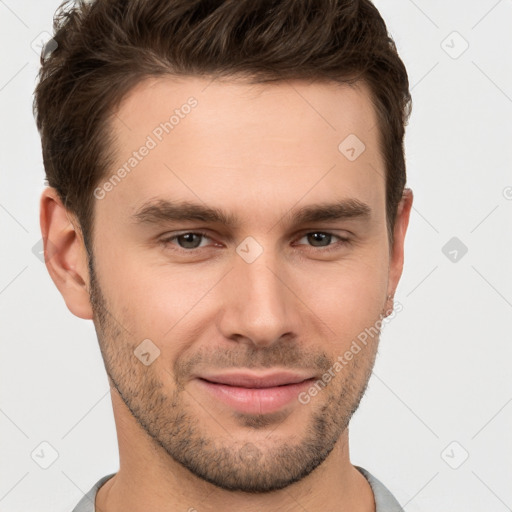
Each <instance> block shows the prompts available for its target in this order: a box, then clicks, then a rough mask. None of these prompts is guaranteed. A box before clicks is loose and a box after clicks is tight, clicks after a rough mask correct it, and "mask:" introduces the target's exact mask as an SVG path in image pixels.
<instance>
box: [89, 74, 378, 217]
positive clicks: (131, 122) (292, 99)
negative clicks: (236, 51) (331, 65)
mask: <svg viewBox="0 0 512 512" xmlns="http://www.w3.org/2000/svg"><path fill="white" fill-rule="evenodd" d="M111 127H112V130H113V131H114V133H115V139H116V142H115V147H114V148H112V150H113V154H114V155H115V163H114V165H113V167H112V168H111V169H109V172H108V173H107V176H105V178H104V179H103V182H102V183H99V186H102V184H104V183H105V182H106V181H109V179H110V178H112V177H114V178H115V176H114V175H116V174H117V175H119V174H121V175H122V177H121V178H120V179H117V178H115V179H114V180H112V179H110V181H111V182H112V186H109V187H108V189H109V191H108V194H107V195H106V197H105V200H104V201H101V203H102V204H101V205H99V207H100V208H101V209H106V208H108V209H112V212H111V213H115V212H114V210H117V211H118V212H122V214H123V215H128V214H130V212H133V211H135V210H136V209H137V208H138V207H140V205H141V204H144V203H146V202H147V201H148V200H149V199H151V198H167V199H171V200H172V199H179V200H191V201H194V202H197V201H198V200H200V201H201V202H203V203H206V204H208V205H211V206H214V207H223V208H224V209H229V208H232V209H238V210H240V212H245V215H246V216H247V219H250V218H253V219H254V218H256V217H258V216H263V215H264V214H265V213H268V212H270V211H275V212H276V214H277V213H279V212H278V210H279V211H287V210H288V209H289V208H291V207H292V206H293V205H294V204H297V203H299V202H300V205H304V204H308V203H314V202H316V201H322V202H325V201H328V200H334V199H340V198H343V197H351V198H356V199H359V200H361V201H363V202H365V203H371V204H373V206H374V208H375V209H376V210H384V186H385V185H384V183H385V181H384V176H385V169H384V164H383V160H382V157H381V154H380V150H379V144H378V126H377V118H376V114H375V111H374V108H373V105H372V102H371V99H370V92H369V89H368V88H367V86H366V85H365V84H363V83H358V84H357V85H356V86H354V87H352V86H348V85H343V84H335V83H332V82H328V83H327V82H314V83H306V82H303V81H287V82H279V83H270V84H269V83H266V84H249V83H247V82H246V81H242V80H229V81H228V80H222V81H221V80H212V79H208V78H205V77H201V78H200V77H186V78H184V77H181V78H179V79H177V78H175V77H165V78H157V79H156V78H152V79H148V80H145V81H143V82H141V83H139V84H138V85H137V86H136V87H135V88H134V89H132V91H131V92H130V93H129V94H128V95H127V97H126V98H125V99H124V100H123V101H122V103H121V104H120V106H119V108H118V110H117V111H116V113H115V115H114V116H113V117H112V121H111ZM120 169H124V172H119V170H120ZM118 177H119V176H118ZM242 215H243V213H242ZM255 215H256V217H255Z"/></svg>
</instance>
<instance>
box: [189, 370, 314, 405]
mask: <svg viewBox="0 0 512 512" xmlns="http://www.w3.org/2000/svg"><path fill="white" fill-rule="evenodd" d="M312 380H314V377H312V376H311V374H299V373H291V372H274V373H267V374H255V373H247V372H233V373H224V374H215V375H213V374H208V375H202V376H200V377H197V378H196V379H195V382H196V385H198V386H199V390H200V392H201V393H206V394H207V395H208V396H209V397H210V398H213V399H215V400H217V401H219V402H221V403H223V404H224V405H225V406H228V407H229V408H230V409H235V410H237V411H239V412H242V413H246V414H260V415H261V414H270V413H273V412H277V411H279V410H281V409H282V408H284V407H285V406H287V407H289V406H291V405H292V404H295V406H298V404H299V402H298V395H299V393H300V392H302V391H304V390H305V389H307V387H308V386H309V385H311V381H312Z"/></svg>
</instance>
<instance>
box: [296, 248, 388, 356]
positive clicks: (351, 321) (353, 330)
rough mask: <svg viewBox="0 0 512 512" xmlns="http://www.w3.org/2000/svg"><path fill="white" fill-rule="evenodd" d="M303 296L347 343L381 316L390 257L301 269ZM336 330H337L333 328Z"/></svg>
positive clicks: (329, 330) (354, 260) (315, 312)
mask: <svg viewBox="0 0 512 512" xmlns="http://www.w3.org/2000/svg"><path fill="white" fill-rule="evenodd" d="M301 276H302V277H301V278H300V284H299V286H298V289H299V290H300V292H299V296H300V297H301V298H302V299H303V301H304V302H305V304H306V305H307V306H308V307H309V308H310V309H311V310H312V311H313V313H314V314H315V315H316V316H317V317H318V318H319V319H320V321H323V322H325V324H326V325H327V326H328V327H329V328H330V329H329V328H327V330H326V331H325V332H326V333H327V334H328V335H329V336H330V337H332V338H333V339H335V340H336V341H334V343H339V344H341V345H342V346H345V345H346V344H347V343H349V344H350V341H351V340H352V339H354V338H356V337H357V336H358V335H359V333H361V332H362V331H364V329H365V328H367V327H370V326H372V325H373V324H375V322H376V321H377V320H378V319H379V315H380V313H381V311H382V308H383V305H384V300H385V296H386V289H387V261H386V260H385V259H383V260H376V259H375V258H374V259H373V260H372V262H371V263H370V262H366V263H365V261H364V259H353V260H346V261H343V262H340V263H333V264H332V265H323V266H319V265H318V264H317V266H316V270H315V272H307V271H303V272H302V273H301ZM331 330H332V331H334V333H333V332H332V331H331Z"/></svg>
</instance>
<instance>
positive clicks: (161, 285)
mask: <svg viewBox="0 0 512 512" xmlns="http://www.w3.org/2000/svg"><path fill="white" fill-rule="evenodd" d="M223 273H225V271H224V272H220V273H219V268H218V267H217V270H216V271H215V269H213V267H210V268H209V269H207V268H206V267H204V268H203V269H200V268H199V267H193V266H187V265H183V268H177V267H176V266H175V265H173V266H171V265H165V264H164V265H163V264H159V265H153V264H148V263H147V262H146V263H144V262H143V261H142V260H141V259H139V258H136V257H133V258H132V257H127V256H123V257H121V258H119V259H118V260H117V263H116V264H115V265H111V264H110V265H108V269H107V266H105V268H104V269H103V272H102V277H101V283H102V287H103V289H104V292H105V293H106V294H107V297H108V300H109V304H110V305H111V307H112V309H113V311H112V313H113V314H114V315H117V317H116V318H117V319H118V321H119V322H122V324H123V326H125V327H126V329H127V330H128V331H129V332H131V333H133V335H134V336H136V337H137V338H140V337H141V336H142V339H144V338H146V337H147V338H150V339H155V340H161V339H162V338H163V337H165V336H166V335H169V336H172V333H174V332H175V331H176V330H178V329H179V327H180V326H181V324H182V323H186V320H187V319H188V316H189V315H191V314H192V315H193V311H194V310H195V309H196V308H199V309H201V307H204V305H205V304H207V303H208V300H209V291H210V290H211V289H212V288H214V286H215V284H216V283H217V282H218V281H219V279H220V278H221V277H222V274H223Z"/></svg>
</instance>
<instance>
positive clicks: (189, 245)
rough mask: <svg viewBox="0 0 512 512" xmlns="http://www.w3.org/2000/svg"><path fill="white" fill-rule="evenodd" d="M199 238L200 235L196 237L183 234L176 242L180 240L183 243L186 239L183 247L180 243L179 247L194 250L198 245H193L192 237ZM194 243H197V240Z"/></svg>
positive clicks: (193, 234) (192, 234)
mask: <svg viewBox="0 0 512 512" xmlns="http://www.w3.org/2000/svg"><path fill="white" fill-rule="evenodd" d="M200 236H201V235H198V234H196V233H186V234H184V235H180V237H179V238H178V240H179V239H181V240H182V241H183V240H184V239H186V240H185V245H184V244H182V243H180V245H181V246H182V247H183V248H184V249H195V248H196V247H198V246H199V244H198V243H194V241H193V237H198V238H199V237H200ZM196 242H197V240H196Z"/></svg>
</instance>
